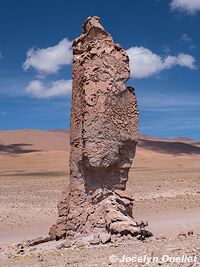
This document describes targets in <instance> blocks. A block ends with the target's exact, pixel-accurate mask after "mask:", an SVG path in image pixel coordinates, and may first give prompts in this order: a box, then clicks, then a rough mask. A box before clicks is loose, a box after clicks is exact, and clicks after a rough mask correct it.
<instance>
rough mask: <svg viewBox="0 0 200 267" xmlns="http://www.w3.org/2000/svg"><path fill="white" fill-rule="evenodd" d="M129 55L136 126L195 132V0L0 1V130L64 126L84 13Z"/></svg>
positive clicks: (199, 109)
mask: <svg viewBox="0 0 200 267" xmlns="http://www.w3.org/2000/svg"><path fill="white" fill-rule="evenodd" d="M93 15H97V16H99V17H100V18H101V21H102V24H103V26H104V27H105V28H106V29H107V31H108V32H110V33H111V34H112V35H113V38H114V40H115V41H116V42H117V43H120V44H121V45H122V46H123V47H124V48H125V49H126V50H127V53H128V55H129V57H130V64H131V79H130V80H129V82H128V84H132V85H134V87H135V88H136V93H137V95H138V104H139V111H140V131H141V133H143V134H150V135H155V136H165V137H176V136H183V137H190V138H193V139H196V140H199V139H200V88H199V87H200V70H199V62H200V57H199V55H200V34H199V27H200V0H190V1H188V0H187V1H186V0H124V1H120V0H85V1H84V0H77V1H72V0H20V1H17V0H1V1H0V129H1V130H7V129H21V128H34V129H52V128H66V127H69V120H70V108H71V41H72V40H73V39H74V38H76V37H77V36H79V35H80V32H81V25H82V24H83V22H84V20H85V19H86V18H87V17H88V16H93Z"/></svg>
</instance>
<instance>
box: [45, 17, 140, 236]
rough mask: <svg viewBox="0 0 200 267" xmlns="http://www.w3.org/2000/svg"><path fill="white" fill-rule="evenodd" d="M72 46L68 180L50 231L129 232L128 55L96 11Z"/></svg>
mask: <svg viewBox="0 0 200 267" xmlns="http://www.w3.org/2000/svg"><path fill="white" fill-rule="evenodd" d="M72 48H73V66H72V74H73V76H72V80H73V84H72V109H71V130H70V135H71V136H70V144H71V154H70V186H69V187H68V188H67V189H66V190H65V191H64V193H63V197H62V200H61V201H60V203H59V205H58V210H59V217H58V221H57V224H56V225H54V226H52V228H51V230H50V235H51V236H52V238H57V239H59V238H61V237H67V236H74V237H77V238H78V237H81V236H88V237H91V239H92V238H93V236H94V235H95V234H96V235H97V234H98V235H99V236H100V237H101V235H104V237H105V234H106V233H107V234H108V235H107V236H109V234H110V235H112V234H117V233H120V234H128V233H129V234H132V235H134V234H135V233H136V232H137V228H135V226H134V225H135V223H134V220H133V216H132V207H133V199H132V198H131V197H130V196H128V195H127V194H126V193H125V191H124V190H125V188H126V182H127V180H128V173H129V170H130V167H131V164H132V161H133V158H134V155H135V149H136V144H137V141H138V109H137V101H136V96H135V93H134V89H130V87H129V88H127V87H126V82H127V80H128V79H129V77H130V67H129V58H128V56H127V54H126V52H125V50H124V49H123V48H122V47H121V46H120V45H119V44H115V43H114V41H113V39H112V36H111V35H110V34H109V33H107V32H106V31H105V29H104V28H103V27H102V25H101V23H100V19H99V18H98V17H89V18H88V19H87V20H86V21H85V23H84V25H83V30H82V34H81V36H80V37H79V38H77V39H75V40H74V42H73V46H72ZM104 239H105V238H104Z"/></svg>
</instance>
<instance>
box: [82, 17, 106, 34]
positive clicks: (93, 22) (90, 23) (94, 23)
mask: <svg viewBox="0 0 200 267" xmlns="http://www.w3.org/2000/svg"><path fill="white" fill-rule="evenodd" d="M91 28H99V29H102V30H104V31H105V29H104V28H103V26H102V25H101V21H100V18H99V17H97V16H94V17H88V18H87V19H86V21H85V22H84V24H83V34H84V33H87V32H89V31H90V29H91Z"/></svg>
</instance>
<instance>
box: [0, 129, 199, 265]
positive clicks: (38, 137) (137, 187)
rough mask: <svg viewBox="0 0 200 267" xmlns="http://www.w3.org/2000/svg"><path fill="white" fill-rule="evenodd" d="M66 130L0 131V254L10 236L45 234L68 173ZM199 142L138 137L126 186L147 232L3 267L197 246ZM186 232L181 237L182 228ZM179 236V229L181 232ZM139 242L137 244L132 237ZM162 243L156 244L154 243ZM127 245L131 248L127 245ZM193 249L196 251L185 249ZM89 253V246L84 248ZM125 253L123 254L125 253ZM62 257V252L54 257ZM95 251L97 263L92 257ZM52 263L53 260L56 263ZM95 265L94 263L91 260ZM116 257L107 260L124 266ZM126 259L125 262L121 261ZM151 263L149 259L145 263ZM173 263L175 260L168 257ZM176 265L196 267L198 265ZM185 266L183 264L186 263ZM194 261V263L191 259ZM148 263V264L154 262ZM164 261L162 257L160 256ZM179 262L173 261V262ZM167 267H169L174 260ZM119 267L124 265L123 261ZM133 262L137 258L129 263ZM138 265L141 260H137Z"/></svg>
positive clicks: (77, 261) (7, 261)
mask: <svg viewBox="0 0 200 267" xmlns="http://www.w3.org/2000/svg"><path fill="white" fill-rule="evenodd" d="M68 158H69V132H68V131H64V130H52V131H39V130H18V131H17V130H16V131H1V132H0V182H1V187H0V203H1V205H0V244H1V245H0V247H1V250H0V255H1V256H2V257H3V256H5V255H4V253H3V249H4V248H5V246H9V244H12V243H14V242H21V241H22V240H24V239H31V238H34V237H37V236H41V235H46V234H47V233H48V230H49V227H50V226H51V225H52V224H53V223H55V221H56V218H57V208H56V205H57V202H58V200H59V199H60V197H61V192H62V190H63V188H64V187H65V186H67V184H68V178H69V167H68ZM199 162H200V143H199V142H196V141H193V140H190V139H186V138H176V139H167V138H157V137H150V136H141V137H140V142H139V145H138V148H137V152H136V157H135V160H134V162H133V165H132V168H131V171H130V173H129V181H128V184H127V190H128V191H129V192H130V194H131V195H132V196H133V198H134V199H135V205H134V210H133V211H134V216H135V219H136V220H137V221H141V220H144V221H148V222H149V227H148V229H149V230H150V231H152V233H153V234H154V238H153V240H151V241H146V242H147V243H142V242H139V241H135V242H134V243H131V245H130V244H129V243H128V242H126V243H125V244H123V245H121V246H120V244H119V245H117V246H111V247H109V250H108V249H107V248H106V246H103V247H101V248H93V249H92V250H91V248H85V249H83V250H80V251H77V250H66V251H62V250H60V251H59V252H58V253H57V254H56V255H54V256H52V255H50V254H49V252H46V254H45V253H44V260H42V261H40V259H39V258H38V254H37V253H36V254H35V255H33V256H32V257H31V258H30V259H27V258H25V257H24V258H23V256H21V258H20V259H13V258H5V259H3V260H2V261H1V262H0V266H1V264H3V265H2V266H107V265H110V264H111V262H110V261H109V255H111V254H117V255H122V254H123V253H125V252H127V254H128V255H131V253H133V251H134V253H136V251H138V252H137V253H139V252H141V253H143V252H144V251H148V253H150V254H151V253H155V251H157V252H156V253H157V254H159V255H161V254H162V252H166V253H167V252H170V253H172V251H173V250H175V249H178V250H177V251H176V253H175V254H177V255H179V254H180V255H181V253H186V251H187V253H189V252H190V253H193V254H194V253H195V255H198V253H199V252H200V238H199V235H200V227H199V225H200V183H199V180H200V164H199ZM191 230H192V231H193V232H194V235H193V236H188V237H185V236H184V235H185V234H186V235H187V233H188V231H191ZM180 234H182V235H181V236H180ZM138 242H139V243H138ZM161 247H162V250H161V249H160V248H161ZM133 248H134V249H133ZM196 248H199V251H198V250H197V251H196V252H194V251H193V252H192V250H194V249H196ZM91 251H92V252H91ZM128 252H129V253H128ZM60 255H62V256H60ZM94 255H98V257H99V258H100V261H98V262H96V263H95V261H94ZM56 260H57V261H58V262H59V264H60V265H58V263H57V265H56V264H55V261H56ZM95 264H96V265H95ZM123 264H124V263H120V262H115V263H112V265H113V266H123ZM126 264H127V263H126ZM152 264H153V263H152ZM173 264H174V263H173ZM184 264H185V265H180V266H198V265H187V263H184ZM188 264H189V263H188ZM194 264H198V263H194ZM158 265H159V264H158V263H155V264H154V265H152V266H158ZM160 265H164V266H169V263H168V264H167V265H166V263H162V262H160ZM175 265H176V266H179V265H178V263H176V264H175ZM175 265H174V266H175ZM124 266H126V265H124ZM132 266H136V264H134V265H133V264H132ZM139 266H143V265H139Z"/></svg>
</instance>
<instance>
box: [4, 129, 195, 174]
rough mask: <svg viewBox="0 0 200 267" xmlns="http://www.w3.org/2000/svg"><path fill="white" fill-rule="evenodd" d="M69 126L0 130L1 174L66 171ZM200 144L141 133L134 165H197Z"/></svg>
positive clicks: (184, 166) (150, 166)
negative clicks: (63, 127) (47, 129)
mask: <svg viewBox="0 0 200 267" xmlns="http://www.w3.org/2000/svg"><path fill="white" fill-rule="evenodd" d="M69 151H70V144H69V130H65V129H54V130H49V131H44V130H31V129H25V130H14V131H0V175H10V174H17V175H19V174H20V175H22V174H37V173H39V174H41V173H49V172H53V173H68V171H69V167H68V158H69ZM199 160H200V147H199V146H198V142H194V141H193V140H191V139H187V138H176V139H168V138H158V137H152V136H147V135H141V136H140V141H139V144H138V147H137V153H136V157H135V160H134V162H133V165H134V167H135V168H136V169H180V170H181V169H185V168H195V170H197V169H199V168H200V167H199Z"/></svg>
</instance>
